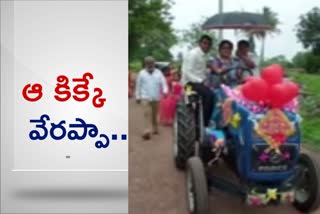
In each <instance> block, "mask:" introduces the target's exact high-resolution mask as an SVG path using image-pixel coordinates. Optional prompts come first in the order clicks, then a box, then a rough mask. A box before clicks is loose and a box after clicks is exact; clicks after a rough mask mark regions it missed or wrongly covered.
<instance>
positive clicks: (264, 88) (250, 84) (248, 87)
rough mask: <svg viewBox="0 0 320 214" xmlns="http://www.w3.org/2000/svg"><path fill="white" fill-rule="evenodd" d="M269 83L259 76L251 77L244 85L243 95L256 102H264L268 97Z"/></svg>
mask: <svg viewBox="0 0 320 214" xmlns="http://www.w3.org/2000/svg"><path fill="white" fill-rule="evenodd" d="M268 88H269V86H268V84H267V82H266V81H265V80H263V79H261V78H258V77H251V78H250V79H249V80H248V81H247V82H246V83H245V84H244V86H243V87H242V93H243V95H244V96H245V97H246V98H247V99H249V100H252V101H255V102H264V101H265V100H266V99H267V98H268Z"/></svg>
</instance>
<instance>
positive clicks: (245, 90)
mask: <svg viewBox="0 0 320 214" xmlns="http://www.w3.org/2000/svg"><path fill="white" fill-rule="evenodd" d="M250 85H251V84H250V81H249V82H246V83H245V84H244V85H243V86H242V87H241V92H242V94H243V96H245V97H246V98H247V99H248V100H252V99H253V97H254V95H253V91H252V90H251V86H250Z"/></svg>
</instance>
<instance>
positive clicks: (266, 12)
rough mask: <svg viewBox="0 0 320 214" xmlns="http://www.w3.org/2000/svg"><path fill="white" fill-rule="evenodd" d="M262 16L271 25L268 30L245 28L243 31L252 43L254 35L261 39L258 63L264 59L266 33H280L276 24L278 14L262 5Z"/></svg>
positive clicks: (277, 23) (278, 22)
mask: <svg viewBox="0 0 320 214" xmlns="http://www.w3.org/2000/svg"><path fill="white" fill-rule="evenodd" d="M263 16H264V17H265V19H266V21H267V24H268V25H270V26H271V28H270V30H263V31H259V30H247V31H245V33H246V34H247V35H248V37H249V40H250V41H251V42H253V43H254V37H255V38H257V39H260V40H261V43H262V44H261V52H260V64H261V63H262V62H263V60H264V52H265V38H266V36H267V35H275V34H279V33H280V29H279V28H278V25H279V24H280V21H279V19H278V14H277V13H276V12H273V11H272V10H271V9H270V8H269V7H263Z"/></svg>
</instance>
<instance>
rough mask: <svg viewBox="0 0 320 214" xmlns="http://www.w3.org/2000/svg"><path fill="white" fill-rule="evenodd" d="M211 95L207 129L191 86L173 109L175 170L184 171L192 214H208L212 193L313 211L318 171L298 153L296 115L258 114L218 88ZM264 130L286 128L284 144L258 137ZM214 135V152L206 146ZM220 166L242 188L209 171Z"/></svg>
mask: <svg viewBox="0 0 320 214" xmlns="http://www.w3.org/2000/svg"><path fill="white" fill-rule="evenodd" d="M215 94H216V99H217V102H216V106H215V109H214V112H213V115H212V118H211V125H210V126H209V127H204V126H203V118H202V117H203V116H202V111H201V109H202V107H201V98H200V97H199V96H197V94H196V92H194V91H193V90H192V88H191V86H186V89H185V93H184V95H183V96H182V97H181V100H180V102H179V103H178V105H177V109H176V116H175V121H174V128H173V135H174V136H173V139H174V142H173V145H174V159H175V164H176V167H177V168H179V169H186V173H187V189H188V200H189V201H188V204H189V210H190V213H192V214H206V213H208V212H209V211H208V210H209V206H208V194H209V193H210V189H211V188H213V187H214V188H218V189H220V190H223V191H227V192H230V193H233V194H236V195H238V196H240V198H241V199H242V200H243V201H244V202H245V203H246V204H248V205H257V206H258V205H264V206H265V205H270V204H280V203H292V204H293V206H294V207H295V208H297V209H298V210H299V211H301V212H307V213H309V212H311V211H313V210H315V209H317V208H318V206H319V203H320V184H319V179H320V171H319V167H318V164H317V162H316V161H315V160H314V159H313V158H312V157H311V156H309V155H308V154H305V153H301V148H300V147H301V136H300V135H301V133H300V119H299V115H298V114H296V113H293V112H289V111H284V110H279V109H278V110H272V111H271V110H270V111H266V112H262V113H259V114H256V113H253V112H252V111H250V110H249V109H248V108H246V107H245V106H244V105H242V104H240V103H238V102H235V101H232V100H230V99H228V97H227V96H226V94H225V93H224V92H223V90H222V89H221V88H218V89H215ZM226 103H227V104H228V105H229V109H228V111H229V113H230V112H231V115H232V116H231V118H229V119H230V120H229V122H228V123H225V121H224V120H225V119H226V118H225V117H224V116H223V115H225V113H226V112H224V111H225V109H224V108H223V107H225V106H226V105H225V104H226ZM229 116H230V115H229ZM275 118H278V120H277V119H275ZM279 118H281V119H279ZM282 123H284V125H283V124H282ZM267 126H271V127H273V128H274V129H277V128H279V127H280V128H281V127H282V126H284V130H286V131H287V138H286V139H285V142H284V143H283V144H281V145H276V146H275V145H270V142H269V140H270V138H268V137H270V136H268V134H266V133H264V132H263V131H261V130H263V128H265V127H267ZM282 128H283V127H282ZM217 134H220V137H221V135H222V137H223V138H224V139H225V145H224V146H223V147H219V148H213V147H212V143H211V142H210V140H211V139H214V138H216V137H217ZM221 160H223V161H224V162H225V163H226V164H225V165H226V166H228V168H230V169H231V170H232V171H233V172H234V174H235V175H236V176H237V177H238V179H239V181H240V183H241V185H239V184H235V183H234V182H232V181H230V179H228V178H225V177H221V176H218V175H216V174H214V170H212V169H213V168H214V167H215V166H216V163H218V162H219V161H221Z"/></svg>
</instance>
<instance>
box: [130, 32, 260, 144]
mask: <svg viewBox="0 0 320 214" xmlns="http://www.w3.org/2000/svg"><path fill="white" fill-rule="evenodd" d="M212 45H213V44H212V38H211V37H210V36H208V35H203V36H202V37H201V38H200V39H199V41H198V46H197V47H195V48H194V49H192V50H191V51H190V52H189V53H188V54H187V55H186V57H185V58H184V60H183V63H182V68H181V71H182V77H181V84H180V83H179V80H180V77H179V75H178V74H177V73H176V72H170V74H166V73H163V72H162V71H160V70H158V69H156V68H155V60H154V58H153V57H150V56H149V57H146V58H145V59H144V68H143V69H142V70H141V71H140V72H139V74H138V76H137V79H136V90H135V97H136V101H137V103H140V104H141V105H142V106H143V109H144V118H145V121H144V125H145V130H144V132H143V135H142V137H143V138H144V139H150V138H151V136H152V134H158V133H159V129H158V112H159V105H160V119H161V120H162V122H164V123H168V124H170V123H171V122H172V119H173V117H174V111H175V110H174V108H175V105H176V102H177V101H178V98H179V96H180V94H181V92H182V88H183V85H190V86H191V87H192V89H193V90H194V91H196V92H197V94H198V95H199V96H200V97H201V99H202V103H203V118H204V125H205V126H208V125H209V121H210V117H211V114H212V111H213V107H214V100H215V97H214V92H213V88H215V87H217V86H219V85H220V84H221V83H222V82H221V81H223V80H222V79H221V77H222V76H224V78H226V79H227V82H223V83H225V84H228V83H229V84H231V85H232V84H233V83H234V82H237V81H238V78H241V77H240V76H239V75H238V73H237V71H238V70H239V69H238V68H241V69H248V70H251V71H252V70H254V69H256V67H257V65H256V64H257V63H256V60H255V59H254V57H253V56H252V55H250V45H249V42H248V41H246V40H241V41H239V42H238V43H237V50H236V51H235V56H233V55H232V53H233V44H232V42H231V41H229V40H223V41H221V42H220V43H219V45H218V51H219V54H218V56H216V57H213V58H210V55H209V51H210V49H211V48H212ZM222 74H223V75H222ZM166 120H167V121H166ZM150 122H151V125H152V126H151V127H150Z"/></svg>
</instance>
